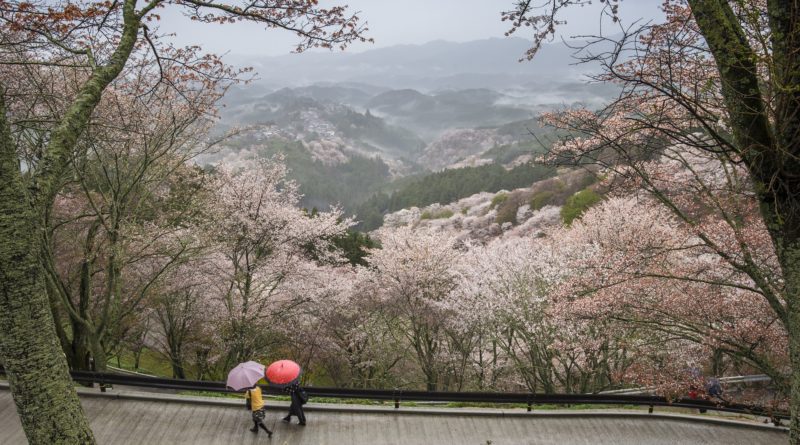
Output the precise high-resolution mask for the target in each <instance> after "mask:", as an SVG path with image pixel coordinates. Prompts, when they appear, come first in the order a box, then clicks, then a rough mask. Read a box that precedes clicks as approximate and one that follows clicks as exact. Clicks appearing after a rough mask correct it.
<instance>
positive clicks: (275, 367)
mask: <svg viewBox="0 0 800 445" xmlns="http://www.w3.org/2000/svg"><path fill="white" fill-rule="evenodd" d="M301 372H302V369H300V365H298V364H297V363H295V362H293V361H291V360H278V361H277V362H275V363H273V364H271V365H269V366H268V367H267V371H266V372H265V373H264V374H265V376H266V377H267V380H269V382H270V383H272V384H273V385H276V386H289V385H291V384H292V383H297V380H298V379H299V378H300V373H301Z"/></svg>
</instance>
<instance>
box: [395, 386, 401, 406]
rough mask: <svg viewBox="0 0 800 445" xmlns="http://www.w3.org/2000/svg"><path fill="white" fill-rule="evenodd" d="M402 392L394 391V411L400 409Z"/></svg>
mask: <svg viewBox="0 0 800 445" xmlns="http://www.w3.org/2000/svg"><path fill="white" fill-rule="evenodd" d="M401 392H402V391H397V390H396V389H395V390H394V409H400V393H401Z"/></svg>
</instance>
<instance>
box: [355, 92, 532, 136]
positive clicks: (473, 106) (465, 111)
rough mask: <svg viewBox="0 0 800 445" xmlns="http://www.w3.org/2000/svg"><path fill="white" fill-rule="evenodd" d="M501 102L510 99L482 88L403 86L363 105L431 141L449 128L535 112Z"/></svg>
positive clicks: (489, 123) (504, 120)
mask: <svg viewBox="0 0 800 445" xmlns="http://www.w3.org/2000/svg"><path fill="white" fill-rule="evenodd" d="M503 101H506V102H511V98H509V97H507V96H505V95H504V94H501V93H498V92H497V91H492V90H489V89H485V88H483V89H469V90H458V91H443V92H439V93H435V94H432V95H426V94H422V93H420V92H418V91H416V90H409V89H406V90H392V91H388V92H385V93H383V94H380V95H378V96H375V97H373V98H372V99H371V100H370V101H369V102H367V104H366V107H368V108H369V110H370V111H371V112H373V113H375V114H377V115H379V116H381V117H383V118H385V119H386V120H387V121H389V122H391V123H393V124H395V125H399V126H403V127H406V128H411V129H413V130H415V131H416V132H417V133H418V134H420V135H421V136H422V137H423V138H425V139H427V140H431V139H434V138H436V137H438V136H439V135H440V134H441V133H442V132H444V131H446V130H449V129H452V128H473V127H487V126H495V125H501V124H505V123H507V122H512V121H518V120H523V119H527V118H531V117H533V115H534V111H533V109H532V108H530V107H525V106H521V105H520V106H513V105H503V104H502V103H501V102H503Z"/></svg>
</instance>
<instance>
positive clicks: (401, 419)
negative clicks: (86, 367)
mask: <svg viewBox="0 0 800 445" xmlns="http://www.w3.org/2000/svg"><path fill="white" fill-rule="evenodd" d="M81 393H82V394H81V395H82V398H81V400H82V402H83V405H84V408H85V410H86V413H87V415H88V416H89V418H90V419H91V424H92V429H93V430H94V432H95V435H96V437H97V441H98V443H100V444H110V445H116V444H137V445H138V444H148V445H149V444H193V445H205V444H221V445H238V444H267V443H271V444H276V445H289V444H291V445H301V444H313V445H325V444H331V445H339V444H370V445H382V444H402V445H412V444H426V445H427V444H458V445H461V444H473V445H487V444H491V445H501V444H515V445H516V444H587V445H588V444H620V445H622V444H665V445H666V444H670V445H674V444H725V445H733V444H747V445H753V444H765V445H766V444H770V445H774V444H784V443H788V435H787V434H786V432H785V430H782V429H778V428H774V427H764V426H760V425H758V424H745V423H742V422H736V421H729V420H712V419H708V418H697V417H692V416H684V415H675V414H653V415H648V414H647V413H646V412H637V411H633V412H619V411H616V412H615V411H603V412H600V411H592V412H585V411H569V412H566V411H559V412H547V411H540V412H534V413H533V414H529V413H525V412H524V411H522V410H521V411H517V410H469V409H432V408H431V409H428V408H419V409H410V408H401V409H400V410H394V409H392V408H383V407H363V406H362V407H359V406H342V405H335V406H334V405H314V404H313V403H312V404H309V409H308V410H307V415H308V419H309V420H308V426H306V427H301V426H299V425H297V424H296V423H293V424H291V425H287V424H285V423H283V422H280V421H279V419H280V417H281V416H283V411H284V409H285V405H286V404H285V403H282V404H280V406H273V408H275V410H272V411H269V412H268V413H267V425H269V426H270V427H271V428H272V427H273V426H274V428H273V429H274V431H275V435H274V436H273V438H272V439H271V440H269V439H267V436H266V435H264V434H258V435H255V434H253V433H251V432H249V431H248V430H247V428H249V427H250V426H252V423H250V419H249V418H250V416H249V414H248V412H247V411H246V410H245V408H244V406H243V403H242V402H239V401H236V400H225V399H213V398H200V397H193V398H186V397H179V396H168V395H160V394H155V395H154V394H142V393H133V392H125V391H122V392H119V393H116V394H111V393H106V394H102V395H101V394H100V393H88V392H87V391H81ZM268 403H271V404H272V405H276V404H277V403H276V402H268ZM279 410H280V411H279ZM25 443H26V441H25V436H24V435H23V433H22V429H21V426H20V423H19V418H18V417H17V415H16V411H15V408H14V404H13V401H12V399H11V393H10V392H9V391H8V390H7V389H2V388H0V444H25Z"/></svg>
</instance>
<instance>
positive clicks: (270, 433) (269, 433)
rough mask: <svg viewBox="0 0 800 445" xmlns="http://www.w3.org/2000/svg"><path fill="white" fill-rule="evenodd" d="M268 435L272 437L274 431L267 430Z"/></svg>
mask: <svg viewBox="0 0 800 445" xmlns="http://www.w3.org/2000/svg"><path fill="white" fill-rule="evenodd" d="M267 437H268V438H270V439H272V431H267Z"/></svg>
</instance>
